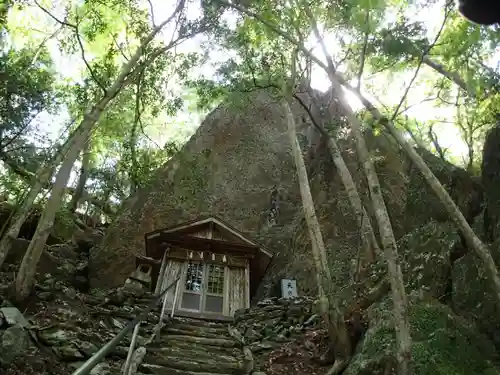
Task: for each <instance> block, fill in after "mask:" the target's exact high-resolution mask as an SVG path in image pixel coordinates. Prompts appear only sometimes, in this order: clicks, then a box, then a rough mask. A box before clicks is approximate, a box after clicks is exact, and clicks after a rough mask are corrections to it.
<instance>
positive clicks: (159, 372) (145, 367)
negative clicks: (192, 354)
mask: <svg viewBox="0 0 500 375" xmlns="http://www.w3.org/2000/svg"><path fill="white" fill-rule="evenodd" d="M140 370H141V372H140V373H137V375H149V374H155V375H226V374H222V373H220V372H200V371H196V372H193V371H185V370H179V369H175V368H172V367H167V366H160V365H150V364H147V363H144V364H141V366H140Z"/></svg>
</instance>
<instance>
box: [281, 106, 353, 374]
mask: <svg viewBox="0 0 500 375" xmlns="http://www.w3.org/2000/svg"><path fill="white" fill-rule="evenodd" d="M282 107H283V110H284V111H285V114H286V120H287V124H288V135H289V138H290V143H291V146H292V154H293V158H294V160H295V166H296V168H297V177H298V180H299V188H300V195H301V197H302V206H303V208H304V216H305V219H306V223H307V229H308V231H309V236H310V238H311V247H312V253H313V259H314V265H315V268H316V281H317V283H318V292H319V297H320V309H321V314H322V317H323V320H324V322H325V324H326V326H327V329H328V333H329V336H330V339H331V340H332V342H334V345H335V347H334V350H335V364H334V368H338V369H339V371H341V370H343V369H344V368H345V366H346V365H347V363H348V361H349V359H350V356H351V343H350V337H349V334H348V332H347V326H346V324H345V322H344V318H343V315H342V314H341V312H340V308H339V306H338V304H337V303H336V301H335V300H332V299H331V298H330V297H331V295H332V293H331V291H332V285H333V283H332V277H331V274H330V268H329V267H328V261H327V257H326V249H325V244H324V242H323V236H322V234H321V228H320V225H319V222H318V218H317V217H316V211H315V209H314V201H313V198H312V195H311V189H310V187H309V180H308V177H307V170H306V166H305V163H304V158H303V156H302V152H301V150H300V146H299V143H298V140H297V134H296V130H295V120H294V118H293V114H292V111H291V109H290V105H289V104H288V102H286V101H285V100H283V103H282ZM338 373H339V372H338Z"/></svg>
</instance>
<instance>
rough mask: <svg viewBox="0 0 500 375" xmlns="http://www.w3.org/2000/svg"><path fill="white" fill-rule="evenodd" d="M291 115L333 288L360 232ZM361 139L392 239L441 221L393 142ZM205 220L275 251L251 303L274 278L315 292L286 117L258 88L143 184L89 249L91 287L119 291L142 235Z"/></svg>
mask: <svg viewBox="0 0 500 375" xmlns="http://www.w3.org/2000/svg"><path fill="white" fill-rule="evenodd" d="M305 99H307V97H305ZM325 100H326V98H325V97H321V98H320V99H317V101H315V102H312V101H310V103H312V104H320V105H321V103H322V101H325ZM306 101H307V100H306ZM292 110H293V113H294V116H295V119H296V123H297V126H298V130H299V132H298V133H299V134H298V135H299V141H300V144H301V146H302V148H303V155H304V156H305V158H306V164H307V167H308V174H309V180H310V184H311V191H312V195H313V198H314V200H315V207H316V212H317V216H318V219H319V221H320V224H321V228H322V233H323V237H324V240H325V245H326V247H327V251H328V253H329V254H330V256H329V259H330V267H331V269H332V274H333V275H334V283H335V286H336V288H337V289H341V288H343V287H345V285H346V283H347V282H348V281H349V280H350V278H351V277H352V269H353V261H355V259H356V255H357V252H358V250H359V249H360V247H361V240H360V235H359V233H360V231H359V228H358V225H357V223H356V220H355V217H354V215H353V213H352V209H351V206H350V203H349V200H348V197H347V194H346V191H345V189H344V187H343V184H342V181H341V178H340V177H339V175H338V171H337V168H336V167H335V165H334V164H333V161H332V158H331V156H330V153H329V150H328V148H327V142H326V141H325V139H324V138H322V137H321V136H320V135H319V132H318V131H317V130H316V129H315V128H314V127H313V126H312V124H311V121H310V120H309V118H308V115H307V113H306V112H305V110H304V109H303V108H302V107H301V106H300V105H297V103H293V105H292ZM335 126H336V127H337V128H336V129H337V132H336V134H337V137H338V143H339V147H340V149H341V152H342V155H343V157H344V159H345V160H346V163H347V166H348V167H349V169H350V171H351V173H352V175H353V178H354V180H355V181H356V183H357V185H358V189H359V191H360V193H361V195H362V198H363V200H364V202H365V205H366V207H367V210H368V213H369V215H370V216H371V218H372V220H373V209H372V207H371V204H370V201H369V199H368V197H369V194H368V189H367V186H366V178H365V177H364V172H363V170H362V168H360V166H359V162H358V159H357V157H356V152H355V149H356V147H355V143H354V141H353V139H352V137H350V136H349V135H346V136H342V134H344V133H345V132H342V131H341V130H342V121H340V120H339V121H337V124H336V125H335ZM347 134H348V133H347ZM366 139H367V144H368V147H369V149H370V151H371V153H372V157H373V160H374V162H375V167H376V169H377V172H378V174H379V177H380V181H381V187H382V192H383V194H384V198H385V201H386V202H387V203H386V204H387V207H388V210H389V214H390V217H391V222H392V224H393V228H394V232H395V235H396V238H398V239H399V238H401V237H402V236H404V235H405V234H407V233H408V232H409V231H411V230H413V229H414V228H417V227H419V226H420V225H422V224H425V223H428V222H429V220H430V219H435V220H437V221H446V220H447V215H446V214H444V215H443V212H444V211H443V208H442V206H440V203H439V201H438V200H437V199H436V198H435V196H434V194H433V193H432V192H431V191H430V190H429V189H428V187H427V185H426V183H425V181H423V179H422V178H421V176H420V173H419V172H418V171H417V170H416V168H415V167H414V166H413V165H412V163H411V162H410V161H409V160H408V158H407V157H405V155H404V154H403V152H402V151H401V150H400V148H399V147H398V146H397V145H396V144H395V143H394V141H393V140H391V139H390V138H389V137H387V135H385V134H384V133H382V135H380V136H375V135H374V134H372V133H371V132H370V131H367V132H366ZM422 155H423V156H424V158H425V159H426V160H428V162H429V164H430V166H431V168H432V169H433V170H435V171H436V173H437V174H438V177H439V178H440V179H441V181H442V182H443V183H444V184H446V186H447V187H448V188H450V189H452V188H453V186H455V185H456V186H459V190H460V189H462V187H463V186H466V185H467V182H468V180H469V179H470V178H469V177H468V175H467V174H462V175H460V176H459V178H458V180H459V181H462V180H463V183H461V184H452V183H451V182H452V181H455V180H457V178H455V179H454V178H452V175H453V173H454V172H453V171H455V170H456V169H454V168H452V166H451V165H448V164H446V163H444V162H443V161H441V160H440V159H439V158H437V157H435V156H433V155H431V154H429V153H426V152H422ZM469 185H471V184H469ZM467 186H468V185H467ZM471 186H472V185H471ZM462 190H463V189H462ZM457 197H460V194H458V195H457ZM459 201H460V202H462V201H463V203H461V206H462V207H461V208H463V211H464V213H465V212H466V211H467V209H468V203H467V200H465V199H459ZM276 208H277V209H276ZM276 212H277V213H278V216H277V217H274V215H275V213H276ZM271 214H272V215H271ZM208 215H215V216H219V217H220V218H221V219H223V220H225V221H227V222H228V223H230V224H231V225H233V226H234V227H236V228H237V229H238V230H240V231H241V232H243V233H244V234H245V235H247V236H248V237H249V238H252V239H254V240H256V241H257V242H259V243H261V244H263V245H265V246H266V247H268V248H269V249H270V250H271V251H273V252H274V253H275V257H274V259H273V263H272V265H271V266H270V267H269V269H268V272H267V275H266V277H265V279H264V281H263V283H262V284H261V288H260V291H259V293H258V295H257V299H258V298H262V297H265V296H270V295H273V293H275V292H274V291H275V289H276V288H275V287H274V286H275V285H276V283H277V282H278V281H279V279H281V278H295V279H297V280H298V289H299V293H300V294H316V292H317V286H316V285H315V277H314V265H313V263H312V257H311V256H310V254H311V250H310V240H309V235H308V232H307V227H306V223H305V219H304V214H303V209H302V204H301V199H300V192H299V187H298V184H297V179H296V170H295V165H294V161H293V158H292V155H291V149H290V142H289V139H288V135H287V124H286V121H285V116H284V113H283V111H282V107H281V106H280V104H279V103H278V102H277V101H276V99H275V98H274V97H273V96H272V95H270V94H269V93H267V92H265V91H259V92H254V93H251V94H241V95H238V96H236V97H232V98H229V99H228V101H227V102H226V103H224V104H222V105H221V106H219V107H218V108H217V109H215V110H214V111H213V112H212V113H210V114H209V115H208V116H207V118H206V119H205V121H204V122H203V123H202V125H201V126H200V128H199V129H198V130H197V132H196V133H195V134H194V135H193V137H192V138H191V139H190V141H189V142H188V143H187V144H186V145H185V146H184V148H183V150H182V151H181V152H180V153H179V154H178V155H176V156H175V157H174V158H173V159H171V160H170V161H169V162H168V163H167V165H165V166H164V167H163V168H161V169H160V170H159V171H158V173H157V178H156V181H155V182H154V183H152V184H151V187H150V188H148V189H144V190H141V191H139V192H138V193H137V194H136V195H134V196H132V197H130V198H129V199H128V200H127V202H125V203H124V205H123V208H122V213H121V216H120V217H119V219H118V220H116V221H115V223H114V224H113V225H112V226H111V227H110V228H109V229H108V231H107V234H106V237H105V239H104V241H103V243H102V245H100V246H97V247H95V248H93V249H92V250H91V254H90V265H89V272H90V278H91V284H92V287H98V288H100V287H114V286H117V285H121V284H123V282H124V281H125V279H126V277H127V276H128V275H129V274H130V273H131V272H133V270H134V267H135V262H134V256H135V254H143V253H144V234H145V233H147V232H150V231H153V230H157V229H161V228H164V227H168V226H172V225H176V224H179V223H181V222H185V221H189V220H194V219H197V218H198V217H202V216H208ZM270 218H272V220H270ZM373 223H375V221H373ZM374 228H376V225H374Z"/></svg>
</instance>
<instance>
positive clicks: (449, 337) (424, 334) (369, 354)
mask: <svg viewBox="0 0 500 375" xmlns="http://www.w3.org/2000/svg"><path fill="white" fill-rule="evenodd" d="M378 309H379V311H378V312H379V314H377V318H376V319H375V320H374V321H372V323H371V326H370V328H369V329H368V331H367V333H366V335H365V338H364V340H363V341H362V342H361V343H360V344H359V345H358V348H357V353H356V354H355V356H354V357H353V359H352V360H351V363H350V364H349V366H348V368H347V369H346V371H345V375H392V374H394V375H395V374H396V373H397V372H396V356H395V353H396V350H395V331H394V326H393V321H392V315H393V314H392V311H391V309H392V304H391V303H389V301H385V302H383V303H381V304H379V305H378ZM410 323H411V334H412V339H413V343H412V364H413V369H414V374H415V375H472V374H474V375H481V374H482V375H494V374H497V375H500V362H499V358H498V354H497V353H496V350H495V347H494V345H493V343H492V342H491V341H490V340H489V339H488V338H487V337H486V336H484V335H482V334H481V333H479V332H478V330H477V329H476V328H475V326H474V325H472V324H470V323H468V322H467V321H465V320H464V319H463V318H460V317H458V316H456V315H454V313H453V312H452V310H451V309H449V308H448V307H447V306H445V305H442V304H440V303H438V302H435V301H431V302H423V301H420V302H416V303H413V304H412V305H411V307H410Z"/></svg>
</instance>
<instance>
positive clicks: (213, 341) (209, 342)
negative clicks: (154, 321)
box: [160, 334, 238, 348]
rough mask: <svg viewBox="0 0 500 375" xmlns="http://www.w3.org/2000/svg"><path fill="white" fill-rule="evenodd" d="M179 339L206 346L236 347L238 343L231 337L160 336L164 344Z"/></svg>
mask: <svg viewBox="0 0 500 375" xmlns="http://www.w3.org/2000/svg"><path fill="white" fill-rule="evenodd" d="M179 341H181V342H189V343H195V344H199V345H206V346H219V347H223V348H235V347H238V343H237V342H236V341H234V340H232V339H223V338H208V337H197V336H186V335H169V334H164V335H162V336H161V338H160V342H161V343H162V344H164V345H169V343H175V342H179ZM174 345H175V344H174Z"/></svg>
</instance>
